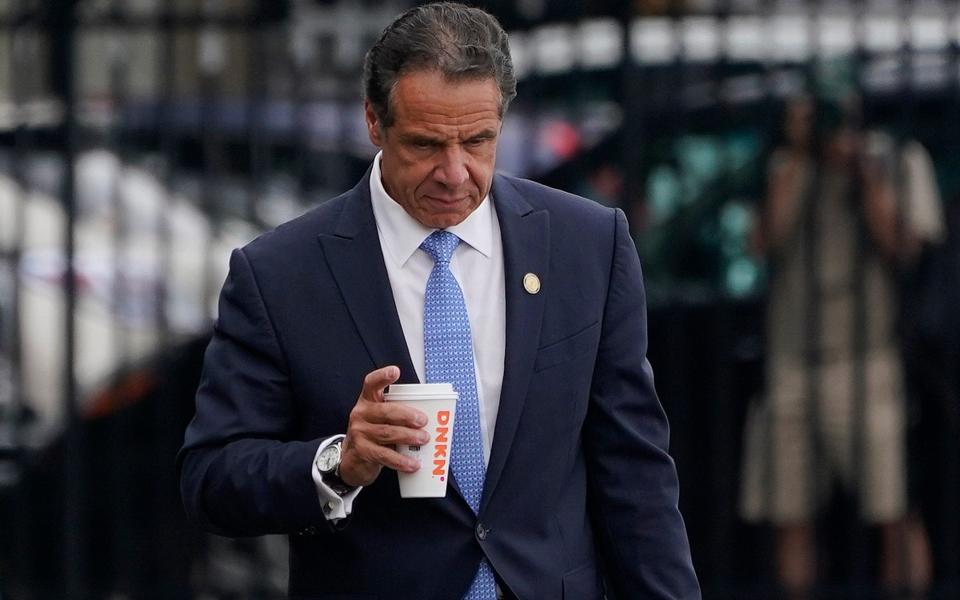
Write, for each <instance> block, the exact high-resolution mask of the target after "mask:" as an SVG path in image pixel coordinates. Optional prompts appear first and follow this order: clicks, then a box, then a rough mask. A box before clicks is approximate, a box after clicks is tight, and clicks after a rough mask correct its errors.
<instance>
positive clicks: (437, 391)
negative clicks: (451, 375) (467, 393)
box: [384, 383, 457, 398]
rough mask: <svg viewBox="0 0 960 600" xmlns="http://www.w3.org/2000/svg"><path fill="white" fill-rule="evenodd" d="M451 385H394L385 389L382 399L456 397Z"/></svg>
mask: <svg viewBox="0 0 960 600" xmlns="http://www.w3.org/2000/svg"><path fill="white" fill-rule="evenodd" d="M456 394H457V393H456V392H455V391H454V389H453V384H452V383H394V384H391V385H390V386H388V387H387V390H386V392H385V393H384V397H387V396H390V397H392V398H400V397H404V398H414V397H416V398H432V397H450V396H454V397H456Z"/></svg>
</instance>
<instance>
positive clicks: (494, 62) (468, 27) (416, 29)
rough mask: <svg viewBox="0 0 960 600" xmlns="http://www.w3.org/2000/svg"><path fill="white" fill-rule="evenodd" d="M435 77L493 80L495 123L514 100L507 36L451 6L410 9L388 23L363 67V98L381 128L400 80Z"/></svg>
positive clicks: (488, 19) (485, 18)
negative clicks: (497, 91)
mask: <svg viewBox="0 0 960 600" xmlns="http://www.w3.org/2000/svg"><path fill="white" fill-rule="evenodd" d="M412 71H439V72H440V73H441V74H442V75H443V76H444V78H446V79H448V80H451V81H457V80H477V79H487V78H490V79H493V80H494V81H496V83H497V87H499V88H500V117H501V118H502V117H503V115H504V113H505V112H506V110H507V106H508V105H509V104H510V101H511V100H513V98H514V96H516V95H517V79H516V77H515V76H514V74H513V61H512V60H511V58H510V48H509V46H508V45H507V33H506V32H505V31H504V30H503V28H502V27H501V26H500V23H498V22H497V20H496V19H495V18H494V17H493V16H492V15H490V14H489V13H487V12H484V11H483V10H480V9H479V8H471V7H468V6H464V5H462V4H456V3H453V2H437V3H434V4H426V5H424V6H418V7H415V8H411V9H410V10H408V11H407V12H405V13H403V14H402V15H400V16H399V17H397V18H396V20H394V21H393V23H391V24H390V25H388V26H387V28H386V29H384V30H383V33H381V34H380V37H379V39H377V42H376V43H375V44H374V45H373V47H372V48H370V50H369V51H368V52H367V56H366V58H365V59H364V61H363V90H364V96H365V98H366V99H367V101H368V102H370V104H371V105H372V106H373V110H374V112H375V113H376V115H377V118H378V119H379V121H380V123H381V124H382V125H383V126H384V127H389V126H390V125H392V124H393V115H392V114H391V107H390V99H391V96H392V93H393V88H394V86H395V85H396V83H397V80H398V79H400V76H401V75H403V74H405V73H409V72H412Z"/></svg>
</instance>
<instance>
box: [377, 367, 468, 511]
mask: <svg viewBox="0 0 960 600" xmlns="http://www.w3.org/2000/svg"><path fill="white" fill-rule="evenodd" d="M457 397H458V396H457V392H455V391H454V389H453V384H450V383H395V384H393V385H391V386H389V387H388V388H387V390H386V392H385V393H384V395H383V399H384V400H386V401H387V402H398V403H400V404H403V405H406V406H412V407H414V408H416V409H417V410H419V411H420V412H422V413H424V414H425V415H426V416H427V424H426V426H425V427H424V429H425V430H426V431H427V433H428V434H429V435H430V441H428V442H427V443H425V444H421V445H419V446H410V445H406V444H399V445H397V451H398V452H399V453H400V454H402V455H403V456H409V457H411V458H414V459H416V460H418V461H420V468H419V469H418V470H417V471H415V472H413V473H400V472H398V473H397V477H398V479H399V481H400V496H401V497H402V498H443V497H444V496H446V495H447V480H449V479H450V450H451V448H452V444H453V419H454V416H455V414H456V408H457Z"/></svg>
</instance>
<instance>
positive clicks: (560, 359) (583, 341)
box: [533, 321, 600, 372]
mask: <svg viewBox="0 0 960 600" xmlns="http://www.w3.org/2000/svg"><path fill="white" fill-rule="evenodd" d="M599 326H600V321H596V322H594V323H591V324H590V325H587V326H586V327H584V328H583V329H581V330H580V331H578V332H577V333H575V334H573V335H571V336H568V337H565V338H563V339H562V340H560V341H559V342H553V343H552V344H550V345H548V346H543V347H542V348H540V349H539V350H537V358H536V362H534V364H533V370H534V372H537V371H544V370H546V369H549V368H550V367H555V366H557V365H559V364H561V363H564V362H566V361H568V360H570V359H573V358H576V357H577V356H580V355H581V354H586V353H587V352H589V351H590V350H591V349H593V348H595V347H596V344H597V341H596V339H595V338H596V330H597V328H598V327H599Z"/></svg>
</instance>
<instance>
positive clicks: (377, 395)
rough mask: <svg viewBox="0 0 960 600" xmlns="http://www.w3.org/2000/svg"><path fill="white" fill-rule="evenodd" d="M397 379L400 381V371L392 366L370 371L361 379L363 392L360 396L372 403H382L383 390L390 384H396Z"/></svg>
mask: <svg viewBox="0 0 960 600" xmlns="http://www.w3.org/2000/svg"><path fill="white" fill-rule="evenodd" d="M397 379H400V369H399V368H397V367H395V366H393V365H390V366H389V367H383V368H382V369H377V370H376V371H371V372H370V373H367V376H366V377H364V378H363V390H362V391H361V392H360V396H361V398H366V399H367V400H370V401H372V402H383V390H384V388H386V387H387V386H388V385H390V384H391V383H396V381H397Z"/></svg>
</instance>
